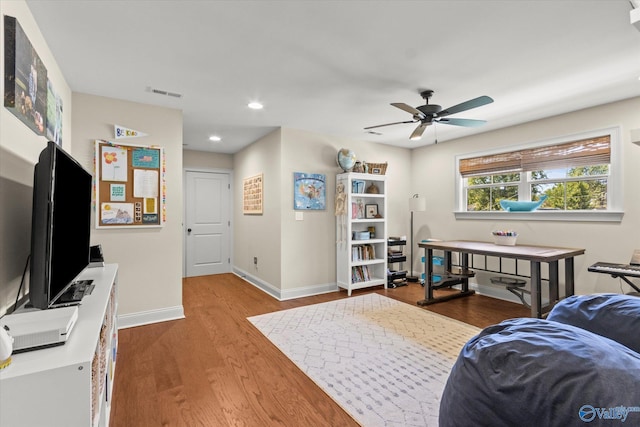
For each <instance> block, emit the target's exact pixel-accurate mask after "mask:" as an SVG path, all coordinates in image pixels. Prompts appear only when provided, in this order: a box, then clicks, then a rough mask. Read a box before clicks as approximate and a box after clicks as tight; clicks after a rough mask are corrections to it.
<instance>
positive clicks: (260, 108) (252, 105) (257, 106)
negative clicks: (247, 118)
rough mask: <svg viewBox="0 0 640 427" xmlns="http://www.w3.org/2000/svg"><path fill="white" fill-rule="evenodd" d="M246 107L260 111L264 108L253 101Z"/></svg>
mask: <svg viewBox="0 0 640 427" xmlns="http://www.w3.org/2000/svg"><path fill="white" fill-rule="evenodd" d="M247 107H249V108H251V109H252V110H262V108H264V105H262V104H261V103H259V102H257V101H253V102H250V103H249V104H248V105H247Z"/></svg>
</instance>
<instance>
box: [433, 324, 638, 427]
mask: <svg viewBox="0 0 640 427" xmlns="http://www.w3.org/2000/svg"><path fill="white" fill-rule="evenodd" d="M439 424H440V426H441V427H450V426H451V427H452V426H464V427H467V426H474V427H475V426H491V427H499V426H504V427H527V426H531V427H541V426H544V427H551V426H562V427H567V426H582V427H584V426H586V425H588V426H593V425H595V426H601V425H606V426H611V425H621V426H624V425H627V426H632V425H634V426H638V425H640V354H638V353H636V352H634V351H633V350H631V349H630V348H628V347H626V346H624V345H622V344H620V343H618V342H615V341H613V340H611V339H609V338H606V337H603V336H601V335H598V334H594V333H592V332H589V331H587V330H585V329H582V328H578V327H575V326H572V325H567V324H564V323H559V322H555V321H549V320H545V319H531V318H522V319H511V320H506V321H504V322H502V323H500V324H498V325H494V326H490V327H488V328H486V329H484V330H483V331H482V332H481V333H480V334H478V335H477V336H475V337H474V338H472V339H471V340H470V341H469V342H467V344H465V346H464V347H463V349H462V350H461V352H460V354H459V356H458V359H457V360H456V362H455V364H454V366H453V368H452V370H451V374H450V376H449V378H448V380H447V383H446V385H445V388H444V391H443V395H442V399H441V401H440V414H439Z"/></svg>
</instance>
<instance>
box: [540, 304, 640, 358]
mask: <svg viewBox="0 0 640 427" xmlns="http://www.w3.org/2000/svg"><path fill="white" fill-rule="evenodd" d="M547 319H548V320H553V321H556V322H561V323H566V324H568V325H573V326H577V327H579V328H582V329H586V330H587V331H591V332H593V333H596V334H598V335H602V336H603V337H607V338H610V339H612V340H614V341H617V342H619V343H621V344H624V345H626V346H627V347H629V348H630V349H632V350H634V351H636V352H638V353H640V297H636V296H632V295H620V294H595V295H574V296H571V297H568V298H565V299H563V300H562V301H560V302H559V303H558V304H556V306H555V307H553V309H552V310H551V312H550V313H549V316H548V317H547Z"/></svg>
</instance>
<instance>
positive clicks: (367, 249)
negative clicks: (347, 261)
mask: <svg viewBox="0 0 640 427" xmlns="http://www.w3.org/2000/svg"><path fill="white" fill-rule="evenodd" d="M372 259H376V248H375V246H373V245H358V246H354V247H353V248H351V260H352V261H369V260H372Z"/></svg>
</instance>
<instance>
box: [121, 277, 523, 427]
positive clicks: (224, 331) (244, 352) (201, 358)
mask: <svg viewBox="0 0 640 427" xmlns="http://www.w3.org/2000/svg"><path fill="white" fill-rule="evenodd" d="M368 292H377V293H379V294H381V295H385V296H388V297H390V298H395V299H398V300H400V301H404V302H407V303H409V304H412V305H415V304H416V301H418V300H420V299H423V298H424V288H422V287H421V286H420V285H419V284H416V283H410V284H409V285H408V286H403V287H400V288H397V289H388V290H385V289H383V288H382V287H378V288H373V289H366V290H360V291H354V292H353V295H361V294H364V293H368ZM444 292H448V291H437V292H436V296H437V295H439V294H442V293H444ZM340 298H347V294H346V291H341V292H334V293H330V294H324V295H318V296H313V297H308V298H300V299H296V300H290V301H282V302H280V301H277V300H276V299H274V298H272V297H270V296H269V295H267V294H265V293H264V292H262V291H261V290H259V289H257V288H255V287H254V286H252V285H251V284H249V283H247V282H245V281H244V280H242V279H241V278H239V277H237V276H235V275H233V274H221V275H215V276H201V277H192V278H188V279H184V280H183V305H184V310H185V316H186V318H185V319H181V320H176V321H171V322H163V323H157V324H152V325H146V326H140V327H136V328H128V329H123V330H121V331H120V332H119V348H118V356H117V364H116V376H115V383H114V394H113V403H112V411H111V426H112V427H120V426H121V427H125V426H126V427H132V426H135V427H146V426H149V427H152V426H176V427H177V426H184V427H196V426H207V427H226V426H243V427H271V426H286V427H298V426H313V427H321V426H332V427H337V426H354V427H355V426H357V425H358V424H357V423H356V422H355V421H354V420H353V419H352V418H351V417H350V416H349V415H347V413H346V412H344V411H343V410H342V409H341V408H340V406H338V405H337V404H336V403H335V402H334V401H333V400H332V399H331V398H330V397H328V396H327V395H326V394H325V393H324V392H323V391H322V390H321V389H320V388H319V387H318V386H316V385H315V384H314V383H313V382H312V381H311V380H310V379H309V378H308V377H307V376H306V375H305V374H303V373H302V372H301V371H300V370H299V369H298V368H297V367H296V366H295V365H294V364H293V362H291V361H290V360H289V359H288V358H287V357H286V356H284V355H283V354H282V353H280V351H279V350H277V349H276V348H275V347H274V346H273V345H272V344H271V343H270V342H269V340H267V339H266V338H265V337H264V336H263V335H262V334H261V333H260V332H259V331H258V330H257V329H255V328H254V327H253V325H251V324H250V323H249V321H247V319H246V318H247V317H250V316H254V315H258V314H264V313H270V312H273V311H277V310H284V309H288V308H294V307H299V306H303V305H309V304H316V303H319V302H325V301H332V300H336V299H340ZM424 309H425V310H429V311H433V312H437V313H440V314H443V315H445V316H449V317H452V318H455V319H457V320H460V321H462V322H466V323H469V324H472V325H475V326H478V327H481V328H483V327H486V326H489V325H491V324H495V323H499V322H500V321H502V320H504V319H507V318H513V317H526V316H528V315H529V310H528V309H526V308H525V307H523V306H521V305H518V304H513V303H509V302H505V301H500V300H496V299H493V298H488V297H484V296H481V295H473V296H470V297H466V298H460V299H456V300H451V301H447V302H444V303H439V304H434V305H431V306H428V307H425V308H424Z"/></svg>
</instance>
